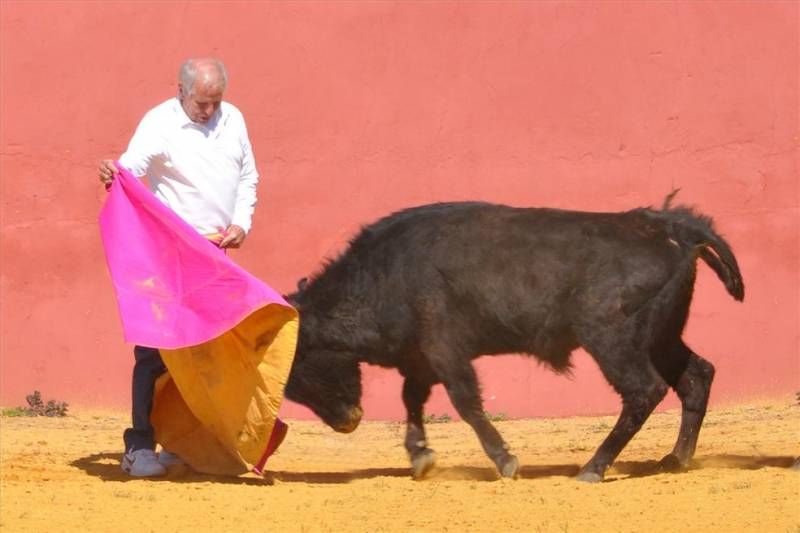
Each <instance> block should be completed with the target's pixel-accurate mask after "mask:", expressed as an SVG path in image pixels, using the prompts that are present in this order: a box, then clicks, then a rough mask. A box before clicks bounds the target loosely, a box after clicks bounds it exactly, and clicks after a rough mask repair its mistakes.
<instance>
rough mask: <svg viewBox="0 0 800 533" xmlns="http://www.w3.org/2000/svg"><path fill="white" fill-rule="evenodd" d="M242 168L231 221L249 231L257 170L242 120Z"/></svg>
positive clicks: (256, 184)
mask: <svg viewBox="0 0 800 533" xmlns="http://www.w3.org/2000/svg"><path fill="white" fill-rule="evenodd" d="M241 143H242V153H243V155H242V170H241V176H240V178H239V185H238V187H237V189H236V205H235V207H234V210H233V218H232V220H231V223H233V224H236V225H237V226H239V227H240V228H242V229H243V230H244V231H245V233H248V232H249V231H250V227H251V226H252V222H253V212H254V211H255V208H256V201H257V198H256V187H257V186H258V171H256V160H255V157H254V156H253V147H252V146H251V145H250V139H249V138H248V136H247V127H246V126H245V125H244V121H242V138H241Z"/></svg>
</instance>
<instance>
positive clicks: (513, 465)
mask: <svg viewBox="0 0 800 533" xmlns="http://www.w3.org/2000/svg"><path fill="white" fill-rule="evenodd" d="M499 470H500V475H501V476H503V477H508V478H511V479H517V476H518V475H519V460H518V459H517V458H516V457H514V456H513V455H509V456H508V458H507V459H506V462H505V463H504V464H503V466H502V467H501V468H500V469H499Z"/></svg>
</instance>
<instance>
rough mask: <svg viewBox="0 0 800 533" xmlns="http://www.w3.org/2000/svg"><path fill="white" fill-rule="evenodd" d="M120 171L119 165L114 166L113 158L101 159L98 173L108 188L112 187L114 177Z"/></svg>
mask: <svg viewBox="0 0 800 533" xmlns="http://www.w3.org/2000/svg"><path fill="white" fill-rule="evenodd" d="M118 172H119V171H118V170H117V167H115V166H114V160H113V159H103V160H102V161H100V168H99V169H98V174H99V176H100V182H101V183H102V184H103V185H105V186H106V189H108V188H109V187H111V182H112V181H114V177H115V176H116V175H117V173H118Z"/></svg>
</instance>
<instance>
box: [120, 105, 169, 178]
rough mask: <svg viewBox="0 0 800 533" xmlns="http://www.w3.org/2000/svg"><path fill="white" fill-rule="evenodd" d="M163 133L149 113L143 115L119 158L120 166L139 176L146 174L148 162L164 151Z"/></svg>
mask: <svg viewBox="0 0 800 533" xmlns="http://www.w3.org/2000/svg"><path fill="white" fill-rule="evenodd" d="M162 141H163V135H162V133H161V132H160V131H159V128H158V125H157V124H156V120H155V119H154V117H153V116H152V114H151V113H148V114H146V115H145V116H144V118H143V119H142V121H141V122H140V123H139V126H138V127H137V128H136V132H135V133H134V134H133V137H131V141H130V143H128V149H127V150H126V151H125V153H124V154H122V155H121V156H120V158H119V162H120V164H121V165H122V166H124V167H125V168H127V169H128V170H130V171H131V173H132V174H133V175H134V176H136V177H138V178H141V177H143V176H145V175H146V174H147V169H148V168H149V167H150V163H151V162H152V161H153V159H155V158H156V157H158V156H159V155H162V154H163V152H164V148H163V146H164V143H163V142H162Z"/></svg>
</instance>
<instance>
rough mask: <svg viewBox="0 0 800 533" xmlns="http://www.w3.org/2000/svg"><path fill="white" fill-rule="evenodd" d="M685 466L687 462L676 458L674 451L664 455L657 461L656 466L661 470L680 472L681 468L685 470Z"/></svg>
mask: <svg viewBox="0 0 800 533" xmlns="http://www.w3.org/2000/svg"><path fill="white" fill-rule="evenodd" d="M686 467H687V464H686V463H684V462H683V461H681V460H680V459H678V456H677V455H675V454H674V453H670V454H667V455H665V456H664V458H663V459H661V460H660V461H659V462H658V468H659V470H661V471H663V472H680V471H681V470H686Z"/></svg>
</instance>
